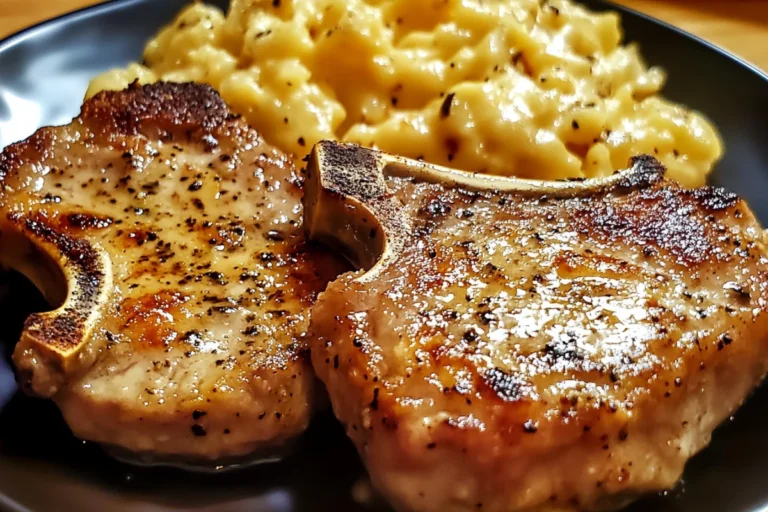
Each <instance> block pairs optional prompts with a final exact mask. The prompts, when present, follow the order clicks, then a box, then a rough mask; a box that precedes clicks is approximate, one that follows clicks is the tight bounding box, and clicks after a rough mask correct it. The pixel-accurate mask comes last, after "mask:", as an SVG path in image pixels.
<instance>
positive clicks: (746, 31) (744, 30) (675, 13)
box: [0, 0, 768, 70]
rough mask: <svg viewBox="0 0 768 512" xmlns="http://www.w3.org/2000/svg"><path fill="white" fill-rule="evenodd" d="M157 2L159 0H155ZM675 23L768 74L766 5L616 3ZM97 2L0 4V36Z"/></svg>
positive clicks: (750, 0) (695, 0)
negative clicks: (767, 71) (755, 65)
mask: <svg viewBox="0 0 768 512" xmlns="http://www.w3.org/2000/svg"><path fill="white" fill-rule="evenodd" d="M156 1H162V0H156ZM617 1H618V2H620V3H622V4H625V5H628V6H630V7H633V8H635V9H637V10H639V11H642V12H645V13H648V14H650V15H652V16H655V17H657V18H660V19H662V20H665V21H667V22H670V23H672V24H673V25H677V26H679V27H681V28H683V29H685V30H687V31H689V32H692V33H694V34H696V35H698V36H700V37H703V38H704V39H707V40H709V41H712V42H713V43H715V44H717V45H719V46H722V47H724V48H726V49H728V50H730V51H731V52H733V53H736V54H737V55H740V56H741V57H743V58H745V59H747V60H748V61H750V62H752V63H754V64H757V65H758V66H760V67H762V68H763V69H766V70H768V1H765V0H617ZM95 3H98V1H97V0H0V38H3V37H5V36H6V35H8V34H11V33H13V32H15V31H17V30H20V29H22V28H24V27H26V26H29V25H32V24H34V23H37V22H39V21H41V20H44V19H47V18H50V17H53V16H57V15H59V14H62V13H64V12H67V11H71V10H74V9H78V8H81V7H85V6H87V5H92V4H95Z"/></svg>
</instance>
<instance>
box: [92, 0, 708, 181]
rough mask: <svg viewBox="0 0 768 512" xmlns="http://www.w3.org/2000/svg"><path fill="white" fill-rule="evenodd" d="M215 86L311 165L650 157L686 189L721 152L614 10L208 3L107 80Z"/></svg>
mask: <svg viewBox="0 0 768 512" xmlns="http://www.w3.org/2000/svg"><path fill="white" fill-rule="evenodd" d="M135 79H138V80H139V81H140V82H152V81H156V80H169V81H190V80H192V81H199V82H206V83H209V84H211V85H212V86H214V87H215V88H216V89H218V90H219V91H220V93H221V95H222V96H223V98H224V99H225V100H226V101H227V102H228V103H229V104H230V105H231V106H232V108H233V109H234V110H236V111H238V112H240V113H242V114H243V115H245V117H246V118H247V120H248V121H249V122H250V123H251V124H252V125H253V126H254V127H255V128H256V129H257V130H259V131H260V132H261V133H262V135H263V136H264V137H265V138H266V140H267V141H269V142H270V143H272V144H274V145H276V146H278V147H279V148H281V149H283V150H285V151H287V152H289V153H292V154H294V155H296V156H297V157H298V158H300V157H302V156H303V155H305V154H306V153H307V151H308V150H309V148H310V147H311V146H312V145H313V144H314V143H316V142H318V141H319V140H322V139H333V140H343V141H352V142H358V143H361V144H363V145H365V146H369V147H375V148H378V149H382V150H386V151H390V152H394V153H398V154H401V155H404V156H408V157H412V158H422V159H424V160H426V161H429V162H433V163H437V164H442V165H449V166H451V167H457V168H461V169H465V170H468V171H477V172H485V173H492V174H502V175H516V176H523V177H531V178H541V179H563V178H579V177H594V176H604V175H608V174H610V173H612V172H613V170H614V169H617V168H623V167H625V166H626V165H627V162H628V159H629V158H630V157H631V156H633V155H636V154H641V153H645V154H650V155H653V156H655V157H656V158H658V159H659V160H660V161H661V162H662V163H664V165H666V166H667V168H668V169H669V175H670V176H671V177H673V178H675V179H677V180H678V181H680V182H681V183H682V184H683V185H685V186H697V185H701V184H703V183H704V182H705V179H706V176H707V174H708V173H709V172H710V170H711V169H712V166H713V164H714V163H715V162H716V161H717V160H718V159H719V157H720V156H721V154H722V147H721V144H720V140H719V137H718V134H717V132H716V130H715V128H714V127H713V126H712V125H711V123H709V122H708V121H707V120H706V119H705V118H704V117H702V116H701V115H700V114H698V113H696V112H692V111H690V110H688V109H686V108H685V107H683V106H680V105H678V104H675V103H672V102H669V101H667V100H665V99H663V98H662V97H661V96H660V91H661V89H662V86H663V84H664V79H665V75H664V72H663V71H662V70H661V69H659V68H653V67H651V68H649V67H648V66H646V65H645V64H644V63H643V61H642V59H641V57H640V54H639V52H638V48H637V47H636V46H634V45H631V44H630V45H623V44H622V31H621V26H620V18H619V16H618V15H617V14H616V13H612V12H608V13H595V12H591V11H589V10H587V9H586V8H584V7H582V6H580V5H578V4H576V3H573V2H569V1H557V0H552V1H549V2H547V1H541V0H502V1H494V0H295V1H294V0H268V1H265V0H233V1H232V3H231V7H230V10H229V12H228V13H227V14H224V13H222V12H221V11H219V10H218V9H216V8H214V7H210V6H207V5H204V4H201V3H195V4H193V5H191V6H189V7H188V8H186V9H185V10H184V11H182V12H181V13H180V14H179V15H178V17H177V18H176V19H175V20H174V21H173V22H172V23H171V24H170V25H168V26H167V27H165V28H164V29H162V30H161V31H160V33H159V34H157V36H156V37H155V38H154V39H152V40H151V41H150V42H149V43H148V44H147V47H146V50H145V54H144V64H132V65H130V66H129V67H127V68H125V69H121V70H113V71H110V72H107V73H105V74H103V75H101V76H99V77H97V78H96V79H95V80H94V81H93V82H92V84H91V87H90V89H89V93H88V94H89V95H93V94H95V93H96V92H97V91H99V90H103V89H121V88H123V87H125V86H126V85H127V83H129V82H132V81H133V80H135Z"/></svg>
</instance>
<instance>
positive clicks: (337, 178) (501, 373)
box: [305, 143, 768, 512]
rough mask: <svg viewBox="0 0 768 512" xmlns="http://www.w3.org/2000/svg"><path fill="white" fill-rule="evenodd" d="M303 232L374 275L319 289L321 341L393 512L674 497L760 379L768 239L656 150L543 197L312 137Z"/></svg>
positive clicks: (342, 415) (315, 332)
mask: <svg viewBox="0 0 768 512" xmlns="http://www.w3.org/2000/svg"><path fill="white" fill-rule="evenodd" d="M305 226H306V229H307V230H308V233H309V235H310V237H312V238H316V239H319V240H323V241H326V242H329V243H334V242H335V243H336V244H337V245H338V246H339V247H340V248H341V249H342V250H343V251H344V252H346V253H347V254H349V257H350V260H351V261H353V262H355V264H356V265H357V266H359V267H362V268H364V269H366V270H365V271H362V270H361V271H358V272H356V273H350V274H346V275H344V276H342V277H341V278H339V279H338V280H336V281H334V282H333V283H331V284H330V285H329V286H328V288H327V289H326V291H324V292H323V293H321V294H320V297H319V299H318V301H317V303H316V304H315V306H314V307H313V308H312V312H311V326H310V337H311V340H312V341H311V343H310V345H311V348H312V359H313V364H314V368H315V370H316V372H317V374H318V376H319V377H320V378H321V379H322V380H323V381H324V383H325V384H326V387H327V389H328V391H329V394H330V397H331V401H332V403H333V409H334V412H335V414H336V415H337V417H338V418H339V419H340V420H341V421H342V423H343V424H344V425H345V426H346V430H347V433H348V434H349V436H350V437H351V438H352V440H353V441H354V442H355V444H356V445H357V448H358V450H359V452H360V454H361V456H362V458H363V460H364V462H365V463H366V466H367V468H368V470H369V473H370V475H371V478H372V481H373V483H374V484H375V486H376V487H377V488H378V489H379V490H381V491H382V492H383V493H384V494H385V495H386V496H387V497H389V499H390V500H391V501H392V503H393V504H394V505H395V506H396V508H397V509H400V510H414V511H452V512H453V511H456V512H458V511H469V510H484V511H499V512H502V511H503V512H510V511H513V510H514V511H526V512H530V511H552V510H557V511H572V510H605V509H608V508H613V507H617V506H620V505H621V504H624V503H626V502H627V501H628V500H631V499H632V498H633V497H636V496H638V495H639V494H641V493H646V492H653V491H658V490H662V489H668V488H670V487H672V486H673V485H674V484H675V483H676V482H677V480H678V479H679V477H680V475H681V472H682V470H683V467H684V465H685V463H686V461H687V460H688V459H689V458H690V457H691V456H693V455H694V454H695V453H696V452H698V451H699V450H701V449H702V448H703V447H704V446H706V445H707V443H708V442H709V440H710V435H711V433H712V430H713V429H714V428H715V427H716V426H717V425H718V424H719V423H720V422H721V421H722V420H723V419H724V418H727V417H728V416H729V415H730V414H731V413H732V412H733V411H734V410H735V409H736V408H737V407H738V406H739V405H740V404H741V403H742V401H743V400H744V398H745V397H746V396H747V394H748V393H749V392H750V390H752V389H753V387H754V386H755V385H756V384H757V383H758V382H759V381H760V380H761V379H762V378H763V375H764V374H765V372H766V368H768V364H767V363H768V331H767V329H768V314H766V307H767V306H766V304H767V302H766V301H768V273H767V272H768V259H767V258H766V248H765V243H764V240H763V231H762V229H761V228H760V226H759V224H758V222H757V221H756V219H755V218H754V216H753V214H752V212H751V211H750V210H749V208H748V207H747V205H746V204H745V203H744V201H742V200H741V199H739V198H738V197H736V196H735V195H734V194H731V193H728V192H726V191H724V190H722V189H717V188H701V189H696V190H684V189H682V188H680V187H679V186H678V185H677V184H676V183H673V182H671V181H668V180H665V179H664V178H663V169H662V168H661V167H660V165H659V164H658V163H657V162H656V161H655V160H654V159H652V158H650V157H640V158H636V159H635V160H634V161H633V162H632V166H631V168H630V169H628V170H626V171H622V172H620V173H617V174H615V175H613V176H611V177H609V178H605V179H598V180H586V181H584V182H556V183H544V182H535V181H526V180H518V179H510V178H503V177H484V176H476V175H471V174H468V173H462V172H459V171H454V170H450V169H444V168H437V167H434V166H430V165H427V164H424V163H421V162H415V161H410V160H407V159H404V158H400V157H394V156H392V155H386V154H383V153H377V152H374V151H371V150H366V149H363V148H360V147H356V146H350V145H338V144H333V143H321V144H320V145H318V146H316V147H315V149H314V150H313V153H312V154H311V156H310V159H309V165H308V176H307V189H306V197H305Z"/></svg>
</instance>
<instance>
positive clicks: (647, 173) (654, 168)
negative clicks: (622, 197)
mask: <svg viewBox="0 0 768 512" xmlns="http://www.w3.org/2000/svg"><path fill="white" fill-rule="evenodd" d="M630 169H631V171H630V172H629V173H627V174H626V175H625V176H624V178H623V179H622V180H620V181H619V182H618V183H617V184H616V185H615V187H614V188H615V189H618V190H626V189H640V188H647V187H650V186H652V185H655V184H656V183H659V182H660V181H661V180H662V179H663V178H664V173H665V172H666V171H667V169H666V167H664V166H663V165H662V164H661V162H659V161H658V160H656V159H655V158H653V157H652V156H649V155H639V156H636V157H633V158H632V159H631V160H630Z"/></svg>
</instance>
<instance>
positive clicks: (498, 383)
mask: <svg viewBox="0 0 768 512" xmlns="http://www.w3.org/2000/svg"><path fill="white" fill-rule="evenodd" d="M483 381H484V382H485V384H486V385H487V386H488V387H489V388H490V389H491V390H493V392H494V393H496V395H497V396H498V397H499V398H501V399H502V400H504V401H505V402H517V401H519V400H521V399H522V398H523V395H524V389H525V387H526V385H527V383H526V382H525V381H524V380H522V379H520V378H519V377H517V376H515V375H512V374H510V373H507V372H505V371H504V370H502V369H501V368H491V369H490V370H488V371H487V372H485V373H484V374H483Z"/></svg>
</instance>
